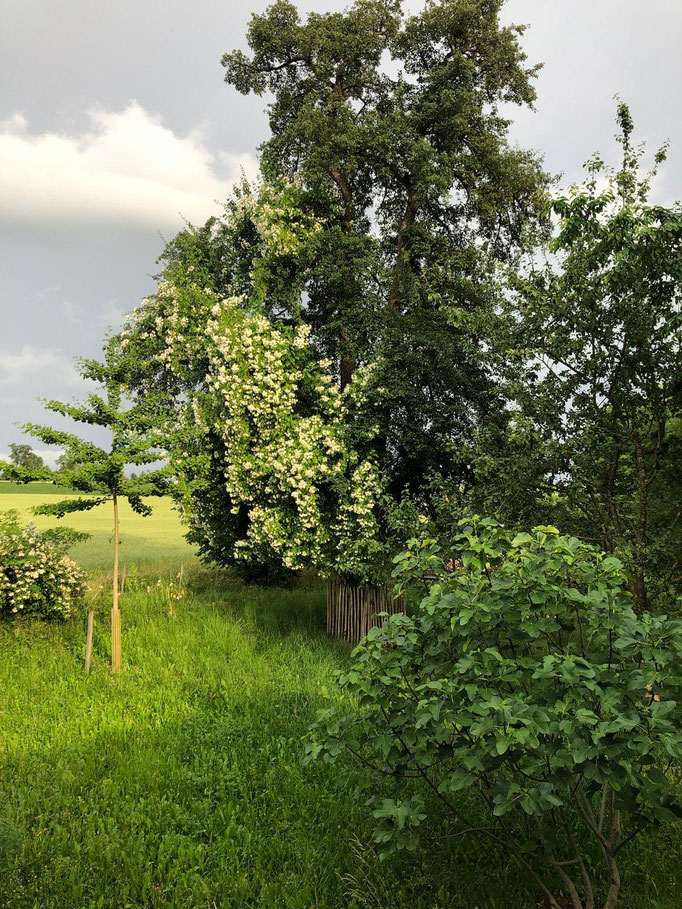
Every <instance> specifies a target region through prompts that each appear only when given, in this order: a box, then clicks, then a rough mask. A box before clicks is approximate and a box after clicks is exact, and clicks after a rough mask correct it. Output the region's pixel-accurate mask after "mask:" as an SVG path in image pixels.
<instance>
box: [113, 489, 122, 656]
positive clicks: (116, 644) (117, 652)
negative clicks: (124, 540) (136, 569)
mask: <svg viewBox="0 0 682 909" xmlns="http://www.w3.org/2000/svg"><path fill="white" fill-rule="evenodd" d="M113 498H114V578H113V607H112V610H111V671H112V672H120V671H121V610H120V609H119V608H118V498H117V496H116V494H115V493H114V497H113Z"/></svg>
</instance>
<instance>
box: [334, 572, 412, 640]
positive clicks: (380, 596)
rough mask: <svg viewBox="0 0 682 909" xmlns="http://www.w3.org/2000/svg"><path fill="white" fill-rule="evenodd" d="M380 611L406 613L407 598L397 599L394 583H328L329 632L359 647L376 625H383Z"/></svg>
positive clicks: (336, 581) (338, 581)
mask: <svg viewBox="0 0 682 909" xmlns="http://www.w3.org/2000/svg"><path fill="white" fill-rule="evenodd" d="M379 612H388V613H389V614H390V615H393V614H394V613H396V612H405V600H404V599H403V597H398V599H394V597H393V590H392V585H391V584H384V585H382V586H377V585H375V584H362V585H359V586H356V585H352V584H345V583H344V582H343V581H341V580H340V579H339V578H330V580H329V582H328V584H327V633H328V634H331V635H333V636H334V637H337V638H341V639H342V640H344V641H348V643H349V644H357V642H358V641H359V640H360V639H361V638H363V637H364V636H365V635H366V634H367V632H368V631H369V629H370V628H371V627H372V626H373V625H380V624H381V621H380V620H379V619H378V618H376V614H377V613H379Z"/></svg>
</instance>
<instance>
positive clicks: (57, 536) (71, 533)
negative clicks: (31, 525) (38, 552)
mask: <svg viewBox="0 0 682 909" xmlns="http://www.w3.org/2000/svg"><path fill="white" fill-rule="evenodd" d="M40 535H41V537H42V538H43V539H44V540H46V541H47V542H48V543H49V544H50V545H51V546H53V547H54V548H55V549H56V550H57V551H58V552H61V553H67V552H68V551H69V550H70V549H72V548H73V547H74V546H76V545H77V544H78V543H84V542H85V541H86V540H89V539H90V537H91V536H92V534H90V533H85V531H83V530H74V528H73V527H51V528H50V529H49V530H43V531H42V533H41V534H40Z"/></svg>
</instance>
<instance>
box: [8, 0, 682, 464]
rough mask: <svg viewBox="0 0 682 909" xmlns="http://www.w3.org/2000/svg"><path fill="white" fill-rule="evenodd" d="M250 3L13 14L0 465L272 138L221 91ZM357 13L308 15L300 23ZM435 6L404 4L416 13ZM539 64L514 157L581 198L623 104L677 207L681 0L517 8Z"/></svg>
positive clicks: (591, 0) (580, 0) (74, 1)
mask: <svg viewBox="0 0 682 909" xmlns="http://www.w3.org/2000/svg"><path fill="white" fill-rule="evenodd" d="M266 5H267V3H266V2H255V0H244V2H240V3H236V2H232V0H197V2H195V3H191V4H190V3H187V2H186V0H118V2H116V3H93V2H91V0H62V2H60V3H48V2H46V0H21V2H19V0H0V250H1V251H0V268H1V269H2V295H1V297H0V452H1V451H7V448H8V445H9V443H10V442H11V441H16V440H19V438H20V433H19V430H18V429H16V428H15V426H14V424H15V423H16V422H18V421H19V422H21V421H24V420H33V421H40V420H42V419H43V413H42V409H41V406H40V404H39V403H38V402H37V401H36V398H37V397H39V396H42V397H45V396H50V397H56V396H57V397H59V396H61V397H65V398H70V397H72V396H74V395H77V394H78V393H79V390H80V386H79V384H78V377H77V375H76V374H75V371H74V367H73V361H74V357H76V356H92V355H97V354H98V352H99V350H100V347H101V341H102V337H103V333H104V332H105V331H106V330H107V329H108V328H111V329H114V330H115V329H116V328H118V327H119V325H120V322H121V319H122V317H123V314H124V313H125V312H127V311H129V310H131V309H132V308H133V307H134V306H135V305H136V304H137V302H138V301H139V300H140V299H141V298H142V297H143V296H145V294H148V293H149V292H150V291H151V290H152V289H153V287H154V282H153V278H152V275H153V274H154V272H155V271H156V270H157V266H156V259H157V257H158V255H159V254H160V252H161V250H162V248H163V244H164V239H169V238H170V237H172V236H173V234H174V233H175V231H176V230H178V229H179V228H180V227H182V223H183V222H182V218H183V217H184V218H188V219H189V220H192V221H194V222H201V221H202V220H203V219H204V218H206V217H207V216H208V215H210V214H211V213H213V212H215V211H216V210H217V205H218V204H219V202H220V200H222V199H224V198H225V196H226V195H227V194H228V192H229V190H230V187H231V186H232V184H233V182H234V180H235V179H237V178H238V176H239V174H240V172H241V171H242V170H244V171H246V172H247V174H253V173H254V172H255V167H256V164H255V161H256V155H257V147H258V145H259V143H260V142H262V141H263V139H264V138H265V137H266V136H267V115H266V113H265V112H264V110H263V107H264V104H265V103H266V100H265V99H262V98H254V97H244V96H242V95H239V94H238V93H237V92H236V91H234V89H232V88H231V87H229V86H226V85H225V84H224V82H223V71H222V68H221V67H220V57H221V55H222V53H223V52H224V51H226V50H231V49H233V48H234V47H245V37H244V36H245V33H246V27H247V24H248V20H249V17H250V16H251V14H252V13H253V12H257V11H262V10H263V9H265V7H266ZM345 5H346V3H345V2H331V0H303V2H300V3H299V4H298V6H299V8H300V9H301V11H302V12H303V13H305V12H308V11H311V10H313V9H315V10H318V11H325V10H334V9H342V8H343V7H344V6H345ZM422 5H423V4H422V3H421V2H419V0H409V2H406V3H405V8H406V9H407V10H409V11H416V10H418V9H419V8H421V6H422ZM503 15H504V18H505V20H506V21H508V22H522V23H528V25H529V26H530V28H529V30H528V32H527V33H526V35H525V36H524V39H523V45H524V48H525V50H526V52H527V54H528V58H529V61H530V62H532V63H535V62H540V61H543V62H544V64H545V65H544V68H543V69H542V70H541V72H540V75H539V78H538V80H537V90H538V101H537V104H536V111H535V112H532V111H518V110H516V109H513V110H511V111H510V117H511V118H512V119H513V121H514V123H513V127H512V137H513V139H514V140H515V141H517V142H518V143H519V144H520V145H521V146H524V147H529V148H534V149H537V150H540V151H542V152H543V153H544V155H545V164H546V167H547V169H548V170H550V171H551V172H553V173H555V174H562V177H561V183H562V184H564V185H565V184H566V183H568V182H572V181H574V180H576V179H580V177H581V165H582V164H583V162H584V161H585V160H586V159H587V158H588V157H589V156H590V155H591V154H592V152H594V151H600V152H601V153H602V155H603V156H604V157H605V158H606V159H607V160H610V161H613V162H614V163H615V162H616V161H617V146H616V145H615V143H614V140H613V132H614V128H615V127H614V114H615V101H614V96H615V95H616V94H619V95H620V96H621V97H622V98H623V100H625V101H627V102H628V103H629V104H630V106H631V109H632V112H633V115H634V117H635V123H636V128H637V135H638V137H639V138H641V139H646V140H647V141H648V142H649V147H650V150H651V151H652V153H653V151H654V149H655V148H656V147H657V146H658V145H660V144H661V143H662V142H663V141H664V140H666V139H669V140H670V141H671V151H670V155H669V159H668V162H667V163H666V165H665V166H664V167H663V169H662V170H661V175H660V177H659V178H658V180H657V183H656V184H655V194H656V197H657V198H658V199H659V200H661V201H664V202H671V201H673V200H675V199H677V198H679V197H680V196H682V106H681V105H680V103H679V98H678V95H679V86H680V84H682V62H681V57H680V54H679V46H680V39H681V38H682V3H680V0H648V2H646V3H644V2H642V0H509V2H508V3H507V4H506V6H505V8H504V14H503Z"/></svg>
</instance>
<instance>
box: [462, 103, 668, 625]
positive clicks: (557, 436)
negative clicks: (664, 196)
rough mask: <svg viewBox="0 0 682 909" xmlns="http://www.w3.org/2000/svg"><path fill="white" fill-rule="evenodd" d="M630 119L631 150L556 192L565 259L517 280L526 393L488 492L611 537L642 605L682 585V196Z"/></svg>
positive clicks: (486, 466) (486, 455)
mask: <svg viewBox="0 0 682 909" xmlns="http://www.w3.org/2000/svg"><path fill="white" fill-rule="evenodd" d="M618 122H619V125H620V128H621V134H620V136H619V141H620V143H621V145H622V147H623V163H622V166H621V167H620V169H619V170H618V171H616V172H612V171H610V170H608V169H607V168H606V167H605V165H604V163H603V161H602V160H601V159H599V158H598V157H595V158H593V159H592V160H591V161H590V162H589V163H588V165H587V167H588V171H589V178H588V180H587V182H586V184H585V185H583V186H574V187H572V189H571V190H570V192H569V194H568V195H565V196H560V197H559V198H556V199H555V200H554V201H553V202H552V204H551V208H552V211H553V213H554V215H555V216H556V218H557V221H558V223H557V230H556V234H555V236H554V239H553V241H552V245H551V252H552V253H553V254H554V259H553V261H552V262H551V263H550V264H549V265H548V266H547V267H546V268H544V269H539V270H538V269H537V267H534V268H533V269H531V270H530V272H529V273H528V274H527V275H526V277H524V278H523V279H517V280H515V290H516V293H515V295H514V297H513V299H510V301H509V308H508V317H509V324H510V328H509V332H508V334H507V335H506V336H505V337H504V338H503V339H502V341H501V347H502V349H503V355H504V358H505V359H506V370H507V372H506V374H507V377H508V379H509V382H508V394H509V396H510V397H511V399H512V400H513V401H514V402H515V405H516V408H515V412H514V414H513V420H512V424H511V427H510V431H509V432H507V433H503V434H502V435H501V436H500V437H499V438H493V437H492V435H491V434H487V435H485V436H484V438H483V439H482V441H481V456H480V458H479V460H478V465H477V466H478V472H479V476H480V479H481V481H482V482H481V485H480V487H479V489H478V490H477V493H478V494H479V502H483V503H486V502H487V504H485V505H481V506H480V507H485V508H486V509H489V508H493V507H494V508H497V509H499V510H500V511H501V512H502V513H503V514H504V515H506V517H507V518H508V519H509V520H512V521H521V522H522V523H523V524H524V525H525V526H528V524H529V523H531V522H536V521H541V522H542V521H544V522H546V521H551V522H552V523H555V524H557V525H558V526H560V527H567V528H571V530H572V531H573V532H575V533H577V534H578V535H580V536H582V537H584V538H586V539H591V540H594V541H598V542H599V545H601V546H603V547H604V548H605V549H606V550H608V551H609V552H613V553H616V554H618V555H620V557H621V558H622V560H623V562H624V564H625V566H626V569H627V573H628V578H629V585H630V589H631V591H632V594H633V596H634V597H635V601H636V604H637V608H638V609H639V610H644V609H647V608H659V609H666V608H668V604H669V603H670V602H671V601H672V600H674V599H675V596H676V595H678V594H679V593H680V591H682V573H681V571H680V551H682V482H681V481H680V471H679V465H680V462H681V460H682V318H681V315H680V308H681V306H682V208H681V207H680V205H679V204H677V205H674V206H672V207H669V208H666V207H664V206H661V205H654V204H651V203H649V202H648V201H647V199H648V194H649V186H650V182H651V180H652V178H653V176H654V174H655V169H656V168H657V167H658V165H659V164H660V163H661V162H662V161H663V160H664V158H665V152H666V149H665V147H664V148H663V149H661V150H660V151H659V152H658V153H657V155H656V156H655V168H654V171H652V172H651V173H649V174H646V175H645V176H643V177H642V176H641V175H640V174H641V170H640V166H641V163H642V162H641V158H642V154H643V148H642V147H640V148H636V147H634V146H633V144H632V131H633V124H632V119H631V116H630V113H629V110H628V108H627V107H626V105H624V104H621V105H619V108H618ZM498 342H499V339H498ZM503 370H504V367H500V372H501V373H502V372H503Z"/></svg>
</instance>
